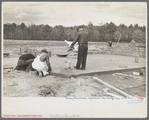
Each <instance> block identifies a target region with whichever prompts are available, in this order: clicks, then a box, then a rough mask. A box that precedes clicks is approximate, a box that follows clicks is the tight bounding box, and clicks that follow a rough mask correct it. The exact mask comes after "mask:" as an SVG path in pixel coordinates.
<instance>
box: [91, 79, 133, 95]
mask: <svg viewBox="0 0 149 120" xmlns="http://www.w3.org/2000/svg"><path fill="white" fill-rule="evenodd" d="M93 78H94V79H96V80H97V81H98V82H100V83H101V84H103V85H105V86H107V87H109V88H111V89H113V90H114V91H116V92H118V93H119V94H121V95H123V96H125V97H129V98H134V97H133V96H131V95H129V94H127V93H125V92H123V91H121V90H119V89H117V88H116V87H114V86H112V85H110V84H108V83H106V82H104V81H102V80H101V79H99V78H97V77H93Z"/></svg>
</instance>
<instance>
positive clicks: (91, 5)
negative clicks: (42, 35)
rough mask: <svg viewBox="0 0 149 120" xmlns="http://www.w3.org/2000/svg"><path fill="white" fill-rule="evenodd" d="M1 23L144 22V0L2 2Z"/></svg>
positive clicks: (96, 23) (101, 23) (75, 23)
mask: <svg viewBox="0 0 149 120" xmlns="http://www.w3.org/2000/svg"><path fill="white" fill-rule="evenodd" d="M2 13H3V14H2V15H3V23H16V24H20V23H22V22H24V23H25V24H26V25H30V24H36V25H40V24H44V25H46V24H48V25H50V26H56V25H63V26H75V25H76V26H78V25H88V23H89V22H92V24H93V25H98V26H100V25H103V24H105V23H110V22H113V23H114V24H116V25H119V24H125V25H127V26H129V25H130V24H132V25H135V24H138V25H139V26H144V25H145V26H146V25H147V3H146V2H3V3H2Z"/></svg>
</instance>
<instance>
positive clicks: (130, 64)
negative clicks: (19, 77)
mask: <svg viewBox="0 0 149 120" xmlns="http://www.w3.org/2000/svg"><path fill="white" fill-rule="evenodd" d="M18 58H19V56H13V55H10V56H8V57H4V58H3V67H4V68H7V67H15V66H16V65H17V60H18ZM65 61H70V62H71V66H70V67H71V68H67V65H66V63H65ZM76 62H77V55H68V56H67V57H58V56H56V55H54V56H52V57H51V58H50V63H51V67H52V70H53V73H55V74H63V75H66V76H69V75H80V74H88V73H94V72H102V71H111V70H120V69H131V68H141V67H146V59H145V58H139V62H138V63H136V62H135V57H128V56H119V55H102V54H88V56H87V63H86V70H76V69H74V67H73V66H75V65H76Z"/></svg>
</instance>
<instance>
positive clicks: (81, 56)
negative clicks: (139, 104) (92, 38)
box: [76, 44, 88, 69]
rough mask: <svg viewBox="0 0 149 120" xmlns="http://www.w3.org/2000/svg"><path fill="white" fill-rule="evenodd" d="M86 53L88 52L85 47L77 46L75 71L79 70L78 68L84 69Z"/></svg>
mask: <svg viewBox="0 0 149 120" xmlns="http://www.w3.org/2000/svg"><path fill="white" fill-rule="evenodd" d="M87 52H88V47H87V46H84V45H83V44H82V45H79V48H78V57H77V64H76V68H77V69H80V68H81V69H85V68H86V59H87Z"/></svg>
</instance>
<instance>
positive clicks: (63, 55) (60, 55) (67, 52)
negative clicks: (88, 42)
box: [56, 47, 74, 57]
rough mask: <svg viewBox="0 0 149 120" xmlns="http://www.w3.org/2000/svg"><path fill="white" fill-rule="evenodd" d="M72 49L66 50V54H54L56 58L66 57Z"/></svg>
mask: <svg viewBox="0 0 149 120" xmlns="http://www.w3.org/2000/svg"><path fill="white" fill-rule="evenodd" d="M73 49H74V48H72V47H71V48H68V50H67V51H66V53H56V55H57V56H58V57H67V56H68V55H69V54H70V53H71V52H72V50H73Z"/></svg>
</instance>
